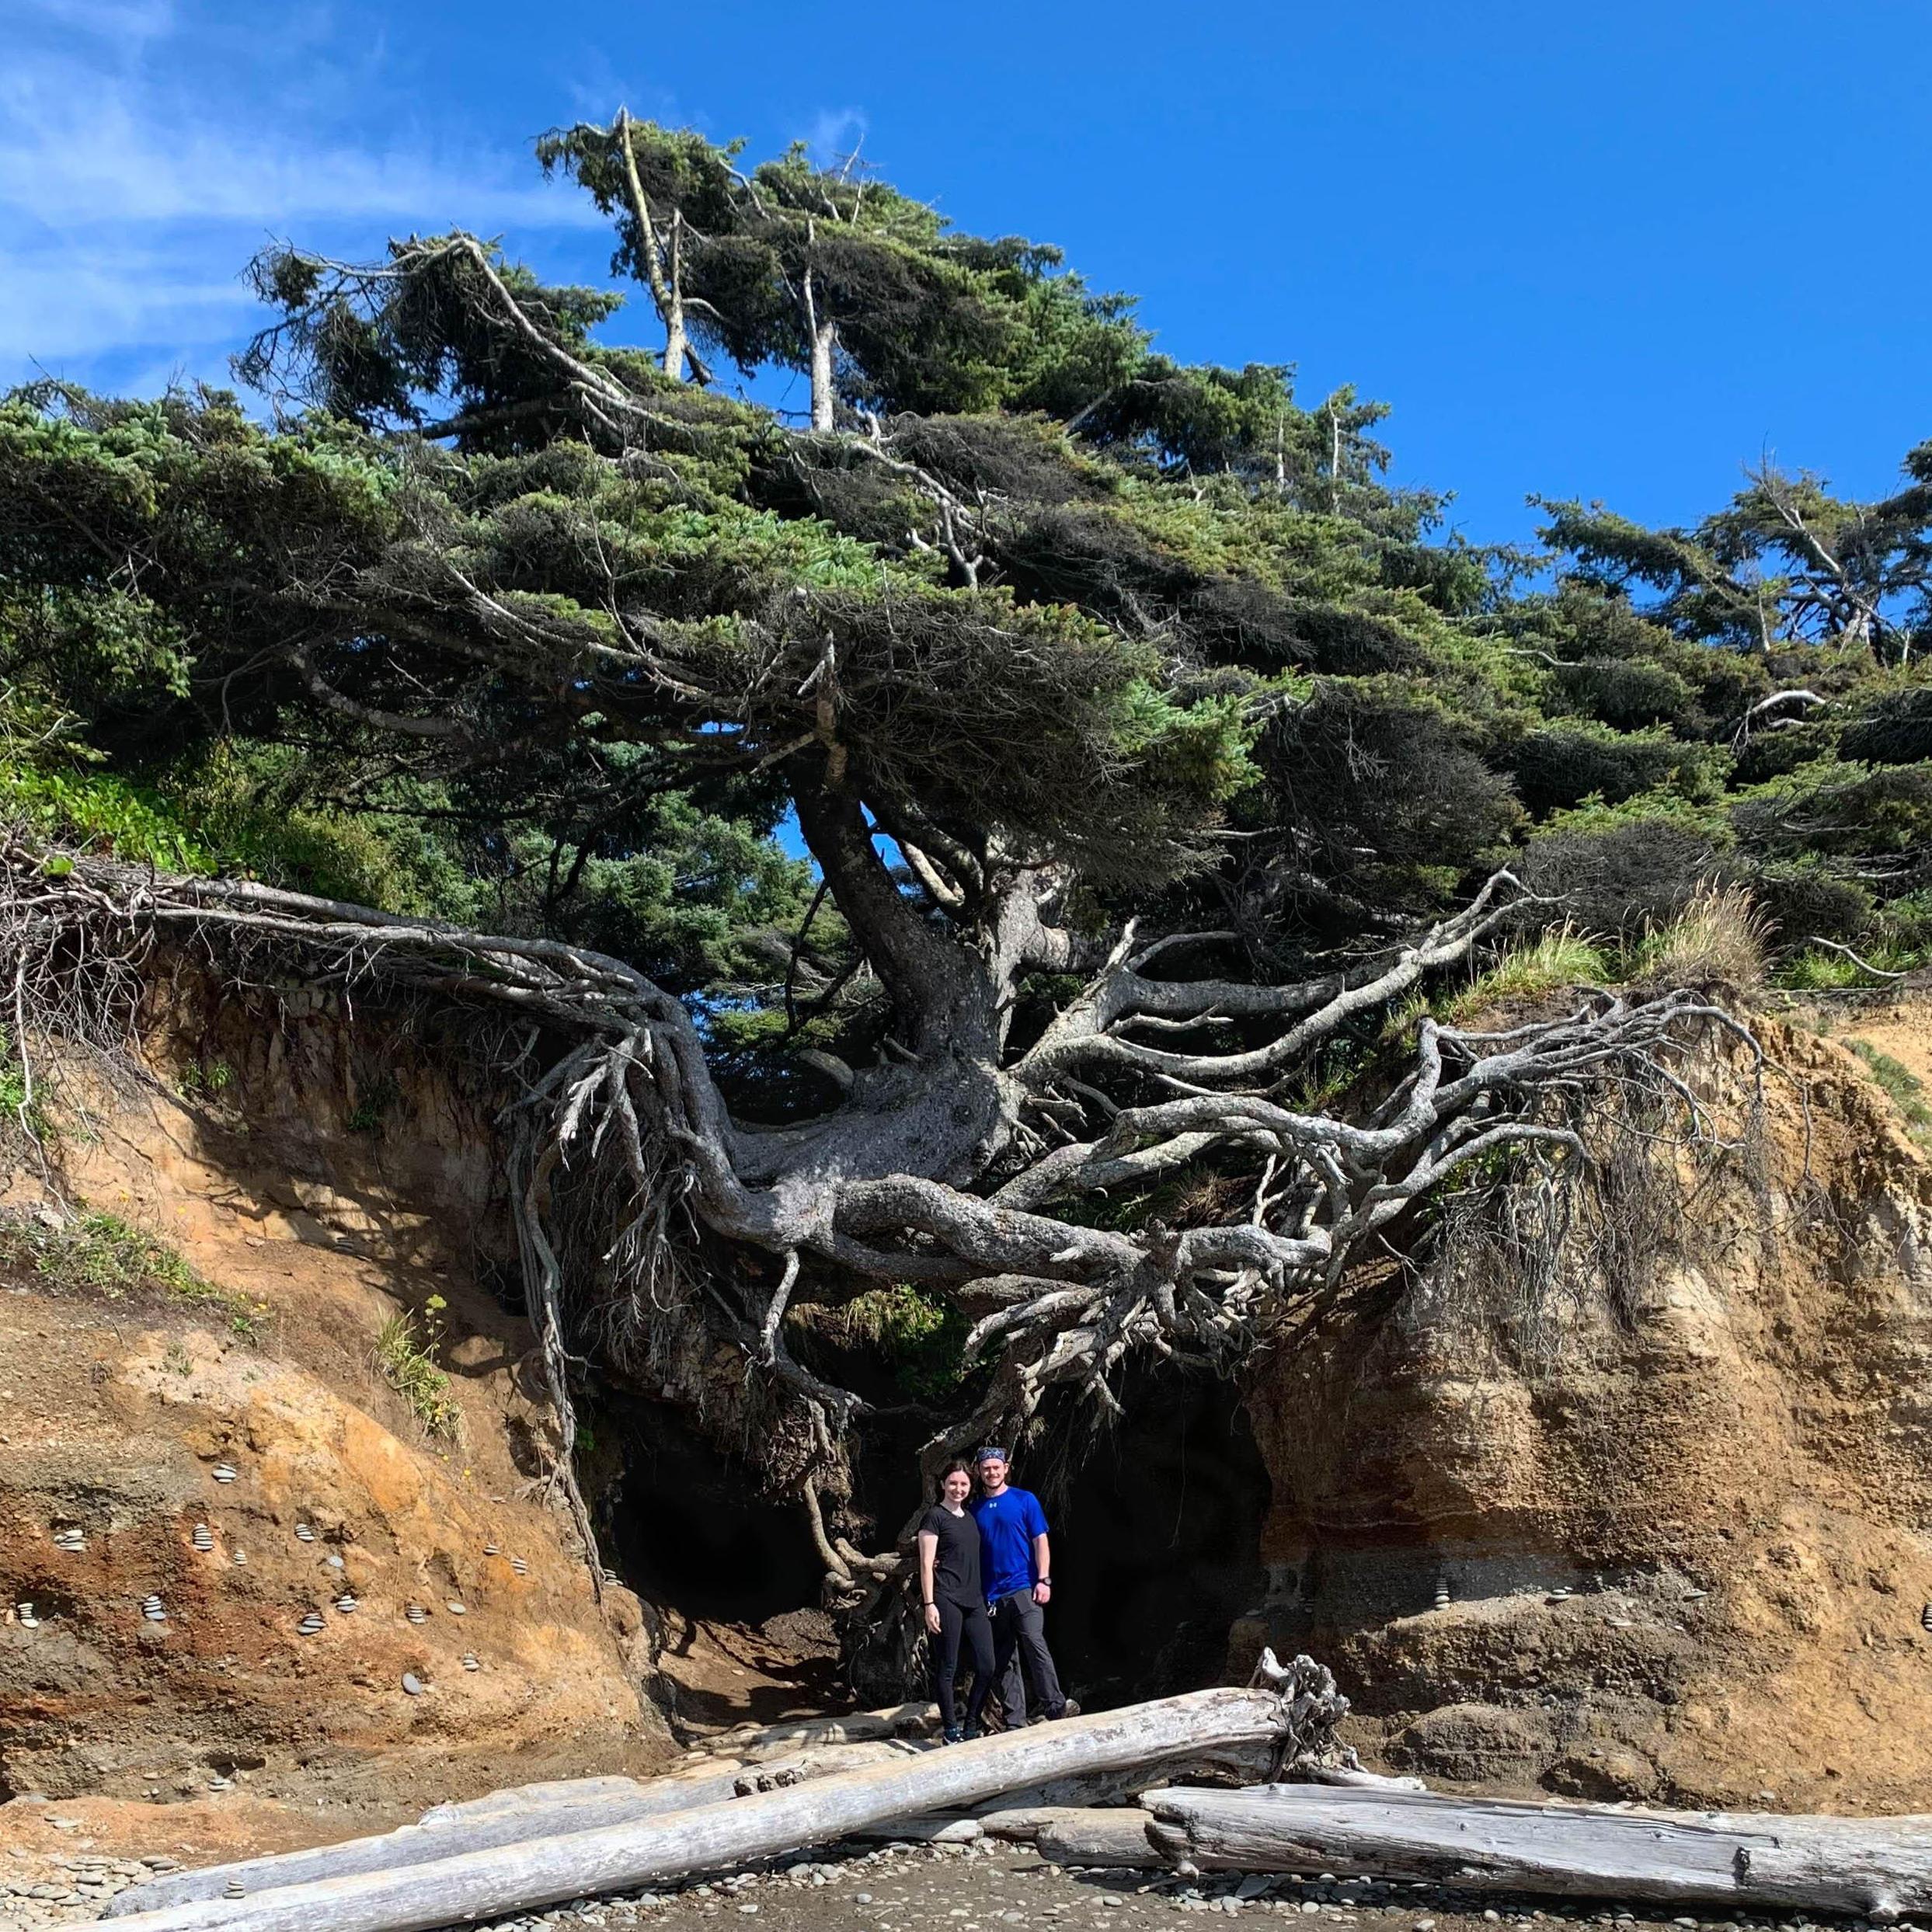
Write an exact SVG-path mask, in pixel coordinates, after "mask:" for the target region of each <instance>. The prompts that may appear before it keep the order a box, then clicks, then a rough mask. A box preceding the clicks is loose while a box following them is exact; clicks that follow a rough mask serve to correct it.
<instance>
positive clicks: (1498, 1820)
mask: <svg viewBox="0 0 1932 1932" xmlns="http://www.w3.org/2000/svg"><path fill="white" fill-rule="evenodd" d="M1142 1803H1143V1804H1144V1805H1145V1806H1146V1807H1147V1809H1148V1811H1150V1812H1151V1813H1152V1814H1153V1816H1154V1822H1153V1823H1152V1824H1151V1825H1150V1826H1149V1827H1148V1835H1149V1836H1150V1839H1151V1840H1153V1842H1154V1845H1155V1846H1156V1847H1157V1849H1158V1850H1160V1851H1161V1853H1162V1854H1163V1855H1164V1857H1165V1858H1166V1859H1167V1860H1168V1862H1170V1863H1171V1864H1191V1865H1192V1866H1193V1867H1194V1868H1196V1869H1197V1870H1199V1871H1335V1872H1345V1873H1358V1872H1373V1873H1377V1874H1380V1875H1391V1876H1396V1877H1406V1878H1429V1879H1433V1880H1435V1881H1436V1882H1438V1883H1441V1884H1446V1885H1468V1886H1470V1887H1471V1888H1481V1889H1482V1890H1484V1891H1486V1892H1528V1893H1544V1894H1549V1893H1558V1894H1568V1895H1585V1896H1588V1897H1593V1898H1603V1899H1654V1900H1658V1901H1661V1902H1667V1903H1673V1904H1676V1903H1683V1904H1689V1903H1692V1902H1703V1901H1711V1902H1717V1903H1719V1904H1723V1905H1728V1906H1781V1907H1787V1908H1790V1907H1796V1908H1798V1909H1801V1910H1805V1911H1812V1912H1844V1913H1855V1914H1857V1915H1858V1916H1861V1917H1865V1918H1871V1919H1878V1920H1893V1919H1896V1918H1899V1917H1900V1916H1902V1915H1904V1914H1906V1913H1914V1914H1916V1913H1923V1912H1925V1911H1927V1910H1932V1817H1899V1818H1818V1817H1808V1818H1807V1817H1784V1816H1781V1815H1775V1814H1770V1813H1761V1814H1744V1815H1729V1814H1727V1813H1724V1812H1641V1811H1618V1810H1613V1809H1612V1808H1610V1807H1609V1806H1607V1805H1567V1804H1566V1805H1558V1804H1534V1803H1523V1802H1518V1801H1512V1800H1507V1799H1499V1798H1448V1797H1442V1796H1437V1795H1435V1794H1430V1793H1428V1792H1416V1791H1401V1790H1394V1789H1388V1788H1373V1787H1370V1788H1363V1787H1359V1786H1356V1787H1350V1786H1340V1787H1325V1786H1320V1785H1311V1784H1270V1785H1264V1786H1262V1787H1260V1788H1257V1789H1254V1790H1249V1791H1192V1790H1185V1789H1174V1790H1168V1791H1150V1792H1148V1793H1147V1794H1146V1796H1145V1797H1144V1798H1143V1799H1142Z"/></svg>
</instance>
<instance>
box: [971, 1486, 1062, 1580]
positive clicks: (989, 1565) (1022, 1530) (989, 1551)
mask: <svg viewBox="0 0 1932 1932" xmlns="http://www.w3.org/2000/svg"><path fill="white" fill-rule="evenodd" d="M966 1507H967V1508H968V1509H970V1510H971V1511H972V1512H973V1519H974V1520H975V1521H976V1523H978V1524H979V1526H980V1574H981V1575H982V1576H983V1578H984V1579H985V1582H986V1600H987V1602H988V1603H997V1602H998V1601H999V1600H1000V1599H1001V1597H1002V1596H1011V1595H1012V1594H1013V1593H1014V1592H1015V1590H1025V1589H1032V1586H1033V1585H1034V1583H1035V1582H1036V1581H1037V1580H1038V1579H1036V1577H1035V1576H1034V1574H1033V1539H1034V1537H1043V1536H1044V1535H1046V1511H1045V1510H1043V1509H1041V1507H1040V1506H1039V1497H1037V1496H1036V1495H1034V1494H1033V1492H1032V1490H1030V1489H1015V1488H1011V1487H1010V1486H1009V1487H1008V1488H1004V1489H1002V1490H1001V1492H1000V1493H999V1494H998V1495H997V1496H975V1497H974V1498H973V1500H972V1501H971V1502H969V1503H968V1504H967V1505H966Z"/></svg>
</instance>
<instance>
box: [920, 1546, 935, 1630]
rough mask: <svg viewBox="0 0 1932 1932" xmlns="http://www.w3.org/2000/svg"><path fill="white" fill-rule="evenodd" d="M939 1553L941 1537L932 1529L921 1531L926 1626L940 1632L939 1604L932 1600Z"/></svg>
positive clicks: (922, 1589) (922, 1580) (923, 1599)
mask: <svg viewBox="0 0 1932 1932" xmlns="http://www.w3.org/2000/svg"><path fill="white" fill-rule="evenodd" d="M938 1554H939V1539H938V1537H936V1536H935V1535H934V1534H933V1533H932V1532H931V1530H921V1531H920V1532H919V1596H920V1600H921V1602H923V1603H924V1605H925V1607H926V1627H927V1629H928V1630H929V1631H931V1632H932V1634H933V1635H934V1636H935V1637H937V1636H938V1634H939V1606H938V1604H937V1603H935V1602H934V1601H933V1600H932V1565H933V1561H934V1559H935V1558H936V1557H937V1556H938Z"/></svg>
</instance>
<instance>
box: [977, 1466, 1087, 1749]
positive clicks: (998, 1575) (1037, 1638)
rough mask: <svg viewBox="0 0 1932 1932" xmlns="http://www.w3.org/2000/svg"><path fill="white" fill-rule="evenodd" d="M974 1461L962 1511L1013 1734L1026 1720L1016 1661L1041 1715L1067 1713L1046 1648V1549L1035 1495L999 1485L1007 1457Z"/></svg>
mask: <svg viewBox="0 0 1932 1932" xmlns="http://www.w3.org/2000/svg"><path fill="white" fill-rule="evenodd" d="M973 1461H974V1464H975V1466H976V1467H977V1469H978V1471H979V1474H980V1494H979V1495H976V1496H975V1497H974V1498H973V1500H972V1502H969V1503H968V1504H967V1505H966V1507H967V1508H968V1509H970V1510H971V1511H972V1512H973V1519H974V1520H975V1521H976V1522H977V1523H978V1524H979V1526H980V1577H981V1579H982V1582H983V1587H984V1589H985V1590H986V1607H987V1615H988V1616H989V1617H991V1618H992V1620H993V1676H994V1681H995V1682H996V1683H997V1684H998V1685H999V1687H1000V1696H1001V1701H1002V1702H1003V1703H1004V1704H1005V1706H1006V1728H1008V1730H1009V1731H1017V1730H1018V1729H1019V1728H1020V1727H1021V1726H1022V1725H1024V1724H1025V1721H1026V1690H1025V1685H1024V1684H1023V1683H1022V1682H1021V1680H1020V1661H1021V1659H1022V1658H1024V1659H1025V1663H1026V1674H1027V1676H1029V1677H1030V1678H1032V1680H1033V1691H1034V1694H1035V1695H1036V1697H1038V1698H1039V1701H1040V1707H1041V1708H1042V1709H1043V1711H1045V1712H1046V1714H1047V1716H1048V1717H1050V1718H1063V1717H1065V1716H1066V1715H1067V1711H1068V1705H1067V1697H1066V1694H1065V1693H1064V1692H1063V1691H1062V1690H1061V1689H1060V1673H1058V1672H1057V1670H1055V1669H1054V1668H1053V1653H1052V1652H1050V1651H1049V1650H1048V1649H1047V1648H1046V1627H1045V1626H1046V1617H1045V1615H1044V1612H1045V1609H1046V1605H1047V1603H1049V1602H1050V1601H1051V1600H1052V1597H1053V1547H1052V1545H1051V1544H1049V1542H1048V1541H1047V1539H1046V1511H1045V1510H1043V1509H1041V1507H1040V1506H1039V1497H1037V1496H1036V1495H1034V1494H1033V1492H1032V1491H1031V1490H1030V1489H1015V1488H1011V1486H1010V1485H1008V1481H1007V1480H1006V1471H1007V1461H1006V1451H1005V1450H1004V1449H994V1448H990V1447H989V1448H986V1449H983V1450H980V1453H979V1454H978V1455H977V1456H976V1457H974V1458H973Z"/></svg>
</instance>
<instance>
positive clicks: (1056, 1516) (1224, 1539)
mask: <svg viewBox="0 0 1932 1932" xmlns="http://www.w3.org/2000/svg"><path fill="white" fill-rule="evenodd" d="M1121 1401H1122V1405H1123V1407H1124V1408H1125V1409H1126V1419H1124V1420H1123V1421H1121V1422H1119V1423H1117V1424H1116V1426H1115V1427H1114V1428H1113V1429H1111V1430H1110V1431H1109V1432H1108V1433H1106V1434H1105V1435H1104V1436H1101V1437H1100V1438H1098V1439H1097V1440H1096V1441H1095V1442H1094V1443H1092V1444H1091V1446H1089V1447H1088V1449H1087V1450H1086V1451H1085V1453H1083V1454H1081V1455H1080V1456H1079V1457H1077V1460H1075V1462H1074V1467H1072V1469H1071V1470H1070V1472H1069V1474H1068V1475H1067V1478H1065V1480H1064V1481H1063V1482H1061V1483H1059V1484H1056V1485H1050V1486H1049V1488H1048V1491H1047V1493H1046V1495H1044V1496H1043V1502H1045V1504H1046V1513H1047V1517H1048V1520H1049V1522H1050V1524H1051V1526H1052V1529H1053V1584H1054V1589H1053V1607H1052V1609H1051V1610H1050V1611H1049V1613H1048V1620H1047V1631H1048V1641H1049V1643H1050V1645H1051V1647H1052V1649H1053V1655H1054V1659H1055V1661H1056V1662H1057V1664H1058V1666H1059V1667H1060V1676H1061V1678H1062V1680H1063V1682H1064V1683H1065V1684H1066V1686H1067V1689H1068V1690H1070V1692H1071V1693H1072V1694H1074V1696H1075V1697H1078V1698H1079V1699H1080V1701H1081V1703H1082V1704H1084V1705H1085V1706H1086V1707H1088V1709H1090V1710H1091V1709H1099V1708H1105V1707H1107V1706H1109V1705H1112V1704H1126V1703H1131V1702H1133V1701H1135V1700H1136V1699H1138V1698H1142V1697H1163V1696H1167V1695H1169V1694H1172V1693H1174V1692H1176V1691H1180V1690H1196V1689H1198V1688H1199V1687H1201V1686H1203V1685H1205V1684H1213V1683H1220V1681H1221V1680H1222V1678H1223V1677H1224V1675H1225V1673H1226V1669H1227V1645H1228V1633H1229V1630H1230V1627H1231V1625H1232V1624H1234V1621H1235V1620H1236V1619H1237V1618H1238V1617H1241V1615H1242V1614H1243V1613H1245V1612H1247V1611H1249V1610H1252V1609H1254V1608H1255V1606H1256V1605H1258V1603H1260V1602H1261V1601H1262V1595H1263V1590H1264V1583H1265V1577H1264V1573H1263V1571H1262V1563H1261V1555H1260V1549H1261V1528H1262V1519H1263V1518H1264V1516H1265V1515H1266V1513H1267V1510H1268V1504H1269V1481H1268V1474H1267V1471H1266V1469H1265V1467H1264V1465H1263V1464H1262V1457H1261V1452H1260V1450H1258V1448H1257V1447H1256V1446H1255V1439H1254V1435H1253V1432H1251V1429H1249V1427H1248V1417H1247V1414H1246V1412H1245V1411H1244V1409H1243V1408H1241V1402H1240V1399H1239V1397H1238V1392H1237V1391H1236V1390H1235V1388H1234V1385H1233V1384H1231V1383H1227V1382H1224V1381H1221V1380H1217V1379H1216V1378H1214V1377H1209V1376H1200V1375H1196V1376H1182V1375H1178V1374H1176V1373H1175V1372H1174V1371H1173V1370H1171V1368H1169V1369H1164V1370H1146V1371H1144V1372H1142V1373H1139V1374H1137V1375H1133V1376H1130V1377H1129V1378H1128V1380H1127V1382H1126V1386H1125V1387H1123V1389H1122V1391H1121ZM1025 1480H1026V1471H1025V1466H1024V1464H1018V1465H1016V1469H1015V1481H1020V1482H1022V1483H1024V1482H1025Z"/></svg>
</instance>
